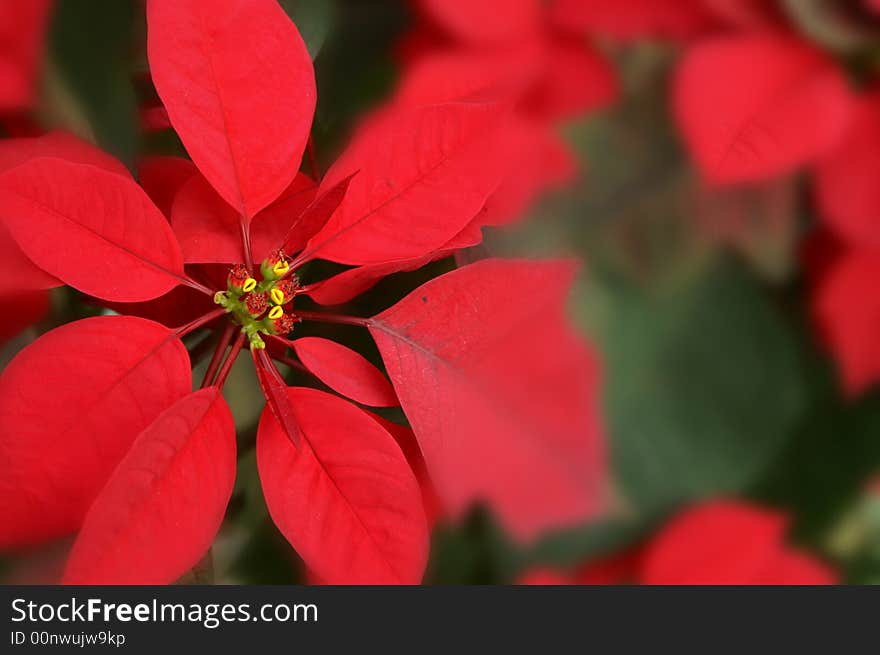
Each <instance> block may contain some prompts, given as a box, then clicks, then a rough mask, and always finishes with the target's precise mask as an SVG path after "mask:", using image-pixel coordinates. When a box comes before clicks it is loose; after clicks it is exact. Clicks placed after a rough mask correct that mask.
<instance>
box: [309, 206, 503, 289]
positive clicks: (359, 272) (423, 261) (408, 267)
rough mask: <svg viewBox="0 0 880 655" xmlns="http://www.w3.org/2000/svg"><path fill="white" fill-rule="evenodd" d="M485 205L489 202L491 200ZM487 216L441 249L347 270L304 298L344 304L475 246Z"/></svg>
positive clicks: (480, 236) (475, 222)
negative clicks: (387, 280)
mask: <svg viewBox="0 0 880 655" xmlns="http://www.w3.org/2000/svg"><path fill="white" fill-rule="evenodd" d="M489 202H491V198H490V200H489ZM488 217H489V215H488V214H487V213H486V212H485V210H484V211H483V212H481V213H480V215H479V216H478V218H475V219H474V220H473V221H471V222H470V223H468V225H467V227H465V228H464V229H463V230H462V231H461V233H459V234H458V235H456V236H455V237H454V238H453V239H452V240H451V241H450V242H449V243H447V244H446V245H445V246H444V247H443V248H441V249H439V250H437V251H435V252H432V253H429V254H427V255H425V256H424V257H415V258H411V259H398V260H394V261H390V262H385V263H384V264H369V265H367V266H358V267H357V268H351V269H349V270H347V271H343V272H342V273H339V274H338V275H334V276H333V277H331V278H328V279H326V280H324V281H322V282H319V283H317V284H315V285H314V286H313V287H312V288H311V289H309V290H308V292H307V295H308V296H309V297H310V298H311V299H312V300H314V301H315V302H317V303H319V304H321V305H338V304H341V303H344V302H348V301H349V300H351V299H352V298H354V297H355V296H359V295H360V294H362V293H363V292H364V291H366V290H367V289H370V288H372V287H373V286H374V285H375V284H376V283H378V282H379V281H380V280H382V279H383V278H385V277H388V276H389V275H393V274H394V273H403V272H409V271H416V270H418V269H420V268H421V267H422V266H426V265H427V264H430V263H431V262H433V261H437V260H438V259H443V258H444V257H449V256H450V255H452V254H454V252H455V251H456V250H458V249H459V248H468V247H470V246H475V245H477V244H478V243H480V241H482V240H483V234H482V232H481V231H480V226H481V224H482V221H483V220H484V219H487V218H488Z"/></svg>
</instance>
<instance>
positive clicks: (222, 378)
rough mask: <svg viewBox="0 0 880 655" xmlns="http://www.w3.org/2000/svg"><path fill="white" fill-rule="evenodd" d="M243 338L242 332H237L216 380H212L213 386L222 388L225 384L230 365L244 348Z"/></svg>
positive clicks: (230, 369)
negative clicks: (236, 336)
mask: <svg viewBox="0 0 880 655" xmlns="http://www.w3.org/2000/svg"><path fill="white" fill-rule="evenodd" d="M244 340H245V336H244V334H239V335H238V338H237V339H236V340H235V343H233V344H232V350H230V351H229V356H228V357H227V358H226V361H225V362H223V367H222V368H221V369H220V372H219V373H218V374H217V380H216V381H215V382H214V386H215V387H217V388H218V389H222V388H223V385H224V384H226V378H228V377H229V373H230V371H232V365H233V364H235V360H236V359H238V355H239V353H241V349H242V348H244Z"/></svg>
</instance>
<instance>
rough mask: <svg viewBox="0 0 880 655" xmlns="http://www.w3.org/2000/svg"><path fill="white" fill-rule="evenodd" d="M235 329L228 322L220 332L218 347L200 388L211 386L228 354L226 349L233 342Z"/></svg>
mask: <svg viewBox="0 0 880 655" xmlns="http://www.w3.org/2000/svg"><path fill="white" fill-rule="evenodd" d="M234 331H235V325H233V324H232V323H227V324H226V327H225V328H224V329H223V332H222V333H221V334H220V338H219V339H218V340H217V347H216V348H215V349H214V355H213V356H212V357H211V362H210V363H209V364H208V370H207V371H205V377H204V379H203V380H202V386H201V387H199V388H200V389H206V388H207V387H210V386H211V382H212V381H213V380H214V376H215V375H217V369H219V368H220V363H221V362H222V361H223V355H225V354H226V349H227V348H229V344H230V343H231V342H232V334H233V332H234Z"/></svg>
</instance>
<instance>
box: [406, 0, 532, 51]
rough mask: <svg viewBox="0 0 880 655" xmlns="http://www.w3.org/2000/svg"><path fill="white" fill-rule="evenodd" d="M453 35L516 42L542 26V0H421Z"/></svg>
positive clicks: (490, 41)
mask: <svg viewBox="0 0 880 655" xmlns="http://www.w3.org/2000/svg"><path fill="white" fill-rule="evenodd" d="M419 4H420V6H421V7H422V8H423V9H424V10H425V11H426V12H427V13H428V14H429V15H430V16H431V17H432V18H433V19H434V20H435V21H436V22H437V23H439V24H440V25H441V26H442V27H444V28H445V29H446V30H447V31H449V32H450V33H451V34H452V35H453V36H457V37H459V38H461V39H463V40H465V41H471V42H474V43H480V44H485V43H494V44H497V43H504V42H511V41H513V42H515V41H517V40H519V39H522V38H524V37H528V36H529V35H530V34H531V33H532V32H534V31H536V30H537V29H539V28H540V27H541V3H540V2H539V1H538V0H419Z"/></svg>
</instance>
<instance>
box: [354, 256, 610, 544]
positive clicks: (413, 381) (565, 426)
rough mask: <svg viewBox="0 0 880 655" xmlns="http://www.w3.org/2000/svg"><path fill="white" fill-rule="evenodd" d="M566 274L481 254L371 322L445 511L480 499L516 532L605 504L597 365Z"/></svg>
mask: <svg viewBox="0 0 880 655" xmlns="http://www.w3.org/2000/svg"><path fill="white" fill-rule="evenodd" d="M572 278H573V268H572V266H571V265H569V264H568V263H559V262H546V263H537V262H531V263H530V262H517V261H512V262H507V261H501V260H485V261H482V262H479V263H477V264H473V265H471V266H467V267H465V268H462V269H459V270H457V271H453V272H452V273H448V274H446V275H444V276H442V277H439V278H436V279H435V280H432V281H430V282H428V283H427V284H425V285H423V286H422V287H420V288H419V289H417V290H416V291H414V292H413V293H412V294H410V295H409V296H407V297H406V298H404V299H403V300H402V301H401V302H399V303H398V304H397V305H395V306H394V307H392V308H391V309H389V310H387V311H385V312H383V313H382V314H380V315H378V316H376V317H375V318H374V319H373V320H372V325H371V327H370V332H371V333H372V334H373V337H374V338H375V339H376V343H377V344H378V346H379V350H380V351H381V353H382V357H383V359H384V360H385V365H386V367H387V369H388V373H389V375H390V377H391V381H392V382H393V384H394V388H395V389H396V391H397V395H398V397H399V398H400V402H401V406H402V407H403V409H404V411H405V412H406V415H407V418H408V419H409V421H410V424H411V425H412V426H413V430H414V432H415V434H416V437H417V438H418V440H419V444H420V445H421V448H422V452H423V453H424V455H425V461H426V463H427V465H428V470H429V472H430V474H431V478H432V479H433V480H434V483H435V485H436V487H437V492H438V494H439V495H440V497H441V499H443V501H444V503H445V504H446V507H447V508H448V509H449V510H450V511H451V512H452V513H453V514H454V515H460V514H461V513H462V512H463V511H464V510H466V509H467V508H468V507H469V506H470V505H471V504H472V503H473V502H474V501H477V500H484V501H487V502H488V503H490V505H491V507H492V508H493V509H494V510H495V511H496V512H497V513H498V515H499V516H500V518H501V519H502V521H503V522H504V524H505V525H506V526H507V527H508V528H509V529H510V530H511V532H512V533H513V534H515V535H516V536H518V537H521V538H530V537H533V536H534V535H535V534H536V533H538V532H539V531H540V530H542V529H546V528H550V527H559V526H561V525H566V524H572V523H575V522H577V521H582V520H584V519H586V518H588V517H589V516H591V515H593V514H594V513H595V512H596V511H598V510H599V509H600V507H601V505H602V504H603V501H604V498H603V485H604V473H605V471H604V465H605V462H604V445H603V441H602V436H601V428H600V421H599V416H598V408H597V402H598V399H597V398H596V392H597V385H598V379H597V378H598V367H597V364H596V361H595V358H594V356H593V355H592V354H591V353H590V352H589V351H588V350H587V348H586V347H585V346H584V344H583V343H582V341H581V339H580V338H579V337H578V336H576V335H575V333H574V331H573V330H572V328H571V327H570V326H569V324H568V322H567V321H566V320H565V318H564V301H565V293H566V290H567V289H568V287H569V285H570V283H571V281H572Z"/></svg>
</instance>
